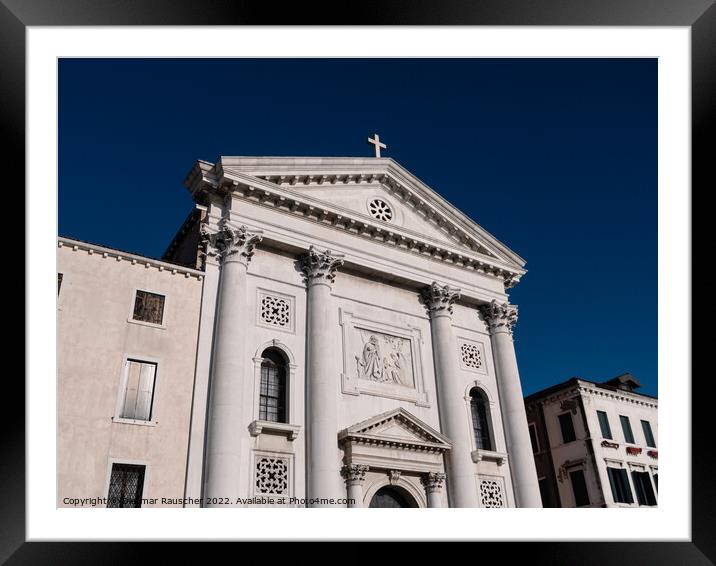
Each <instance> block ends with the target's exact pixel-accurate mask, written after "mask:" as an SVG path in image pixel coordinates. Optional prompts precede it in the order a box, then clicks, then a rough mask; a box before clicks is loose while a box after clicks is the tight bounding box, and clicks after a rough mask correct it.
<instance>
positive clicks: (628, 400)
mask: <svg viewBox="0 0 716 566" xmlns="http://www.w3.org/2000/svg"><path fill="white" fill-rule="evenodd" d="M582 395H583V398H584V404H585V410H586V414H587V419H588V421H589V428H590V430H591V431H592V437H593V438H594V452H595V461H596V466H597V470H598V473H599V477H600V480H601V484H602V486H603V497H604V501H605V503H606V505H607V506H608V507H612V506H617V507H622V506H628V505H627V504H625V503H615V502H614V498H613V497H612V492H611V488H610V486H609V479H608V475H607V466H611V467H616V468H623V469H626V470H627V475H628V476H629V481H630V484H631V490H632V495H633V497H634V504H633V505H632V506H636V505H638V504H637V499H636V493H635V491H634V484H633V480H632V476H631V472H632V471H635V470H636V471H645V472H649V475H650V479H651V480H652V486H653V488H654V492H655V494H656V493H657V492H658V489H657V488H656V485H655V484H654V475H655V474H658V470H659V465H658V462H659V460H658V446H659V436H658V432H659V431H658V428H659V425H658V402H657V400H656V399H652V398H650V397H645V396H643V395H639V394H636V393H629V392H625V391H615V392H612V391H605V390H601V389H599V388H596V387H589V386H586V387H584V388H583V394H582ZM597 411H604V412H606V413H607V416H608V419H609V425H610V428H611V432H612V437H613V439H612V440H610V441H608V442H613V443H616V444H618V445H619V446H618V447H616V448H612V447H609V446H606V445H604V446H603V445H602V442H603V441H604V440H606V439H604V438H603V437H602V433H601V429H600V427H599V422H598V417H597ZM619 415H625V416H627V417H629V420H630V422H631V429H632V432H633V434H634V443H633V444H632V443H627V442H626V441H625V439H624V433H623V432H622V427H621V424H620V422H619ZM641 420H645V421H648V422H649V423H650V424H651V429H652V432H653V435H654V440H655V444H656V447H654V448H651V447H648V446H647V445H646V439H645V438H644V432H643V430H642V425H641V422H640V421H641ZM628 447H631V448H635V449H637V450H640V453H638V454H629V453H627V448H628ZM650 452H652V455H650V454H649V453H650ZM657 498H658V497H657Z"/></svg>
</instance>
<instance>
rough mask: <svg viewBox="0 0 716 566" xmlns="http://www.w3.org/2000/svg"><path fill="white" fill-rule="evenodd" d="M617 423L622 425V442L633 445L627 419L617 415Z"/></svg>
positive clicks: (629, 424) (632, 436) (632, 435)
mask: <svg viewBox="0 0 716 566" xmlns="http://www.w3.org/2000/svg"><path fill="white" fill-rule="evenodd" d="M619 421H620V422H621V423H622V432H623V433H624V442H628V443H629V444H634V433H633V432H632V430H631V423H630V422H629V417H625V416H624V415H619Z"/></svg>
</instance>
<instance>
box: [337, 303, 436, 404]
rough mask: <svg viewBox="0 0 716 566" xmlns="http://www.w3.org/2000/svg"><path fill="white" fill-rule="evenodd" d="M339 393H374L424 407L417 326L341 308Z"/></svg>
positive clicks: (424, 396) (418, 330) (419, 337)
mask: <svg viewBox="0 0 716 566" xmlns="http://www.w3.org/2000/svg"><path fill="white" fill-rule="evenodd" d="M341 327H342V329H343V374H342V376H341V378H342V389H343V393H346V394H349V395H361V394H367V395H377V396H379V397H389V398H391V399H401V400H406V401H412V402H414V403H415V404H416V405H419V406H424V407H427V406H429V405H428V399H427V395H426V393H425V386H424V383H423V375H422V358H421V355H420V342H421V340H422V338H421V333H420V329H418V328H416V327H412V326H402V327H398V326H394V325H391V324H388V323H385V322H380V321H376V320H368V319H365V318H360V317H357V316H355V315H354V314H353V313H351V312H347V311H345V310H343V309H341Z"/></svg>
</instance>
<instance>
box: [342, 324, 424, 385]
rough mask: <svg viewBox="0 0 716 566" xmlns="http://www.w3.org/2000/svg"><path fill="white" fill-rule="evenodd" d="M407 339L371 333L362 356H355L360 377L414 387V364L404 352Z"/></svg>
mask: <svg viewBox="0 0 716 566" xmlns="http://www.w3.org/2000/svg"><path fill="white" fill-rule="evenodd" d="M405 342H406V341H405V340H403V339H400V338H396V337H393V336H386V335H383V334H370V335H369V338H368V340H367V341H366V342H365V344H364V345H363V352H362V355H361V356H355V359H356V363H357V370H358V377H359V378H361V379H367V380H370V381H375V382H378V383H386V384H387V383H392V384H395V385H402V386H405V387H413V386H414V384H413V380H412V364H411V361H410V359H409V355H408V356H406V354H405V352H403V348H404V346H405Z"/></svg>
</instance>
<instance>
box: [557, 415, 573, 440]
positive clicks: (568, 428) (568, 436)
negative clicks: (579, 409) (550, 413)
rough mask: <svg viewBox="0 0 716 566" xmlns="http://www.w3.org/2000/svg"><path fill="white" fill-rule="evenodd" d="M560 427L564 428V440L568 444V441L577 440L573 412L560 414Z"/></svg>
mask: <svg viewBox="0 0 716 566" xmlns="http://www.w3.org/2000/svg"><path fill="white" fill-rule="evenodd" d="M559 428H560V429H561V430H562V442H564V443H565V444H566V443H567V442H572V441H573V440H577V435H576V433H575V432H574V422H573V421H572V414H571V413H563V414H561V415H559Z"/></svg>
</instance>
